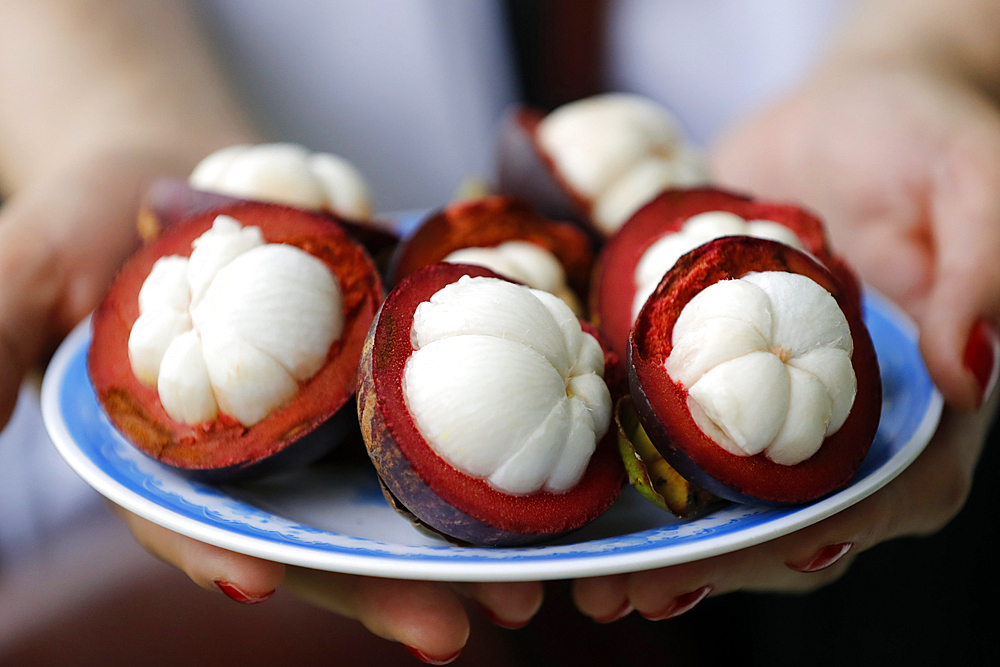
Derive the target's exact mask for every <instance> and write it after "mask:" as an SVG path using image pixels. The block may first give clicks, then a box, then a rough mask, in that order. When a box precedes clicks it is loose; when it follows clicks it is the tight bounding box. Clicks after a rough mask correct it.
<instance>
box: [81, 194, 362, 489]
mask: <svg viewBox="0 0 1000 667" xmlns="http://www.w3.org/2000/svg"><path fill="white" fill-rule="evenodd" d="M219 214H224V215H229V216H232V217H233V218H235V219H236V220H239V221H240V222H241V223H242V224H244V225H254V226H257V227H260V228H261V231H262V233H263V236H264V239H265V240H266V241H267V242H269V243H287V244H290V245H294V246H296V247H299V248H301V249H303V250H305V251H306V252H309V253H310V254H312V255H314V256H316V257H318V258H319V259H321V260H322V261H323V262H324V263H325V264H326V265H327V266H328V267H329V268H330V270H331V271H332V272H333V273H334V275H335V276H337V279H338V281H339V284H340V289H341V292H342V294H343V297H344V316H345V325H344V330H343V333H342V334H341V337H340V338H339V339H338V340H337V341H335V342H334V344H333V345H332V346H331V348H330V352H329V355H328V359H327V363H326V365H325V366H323V368H322V369H320V371H319V372H318V373H317V374H316V375H314V376H313V377H312V378H311V379H309V380H307V381H305V382H303V383H301V388H300V390H299V393H298V395H297V396H296V397H295V399H294V400H293V401H292V402H291V403H290V404H289V405H288V406H286V407H285V408H282V409H280V410H277V411H276V412H274V413H272V414H271V415H269V416H268V417H266V418H265V419H264V420H263V421H261V422H259V423H257V424H255V425H254V426H252V427H249V428H247V427H244V426H243V425H242V424H240V423H239V422H237V421H236V420H234V419H232V418H230V417H227V416H226V415H222V416H221V417H220V419H219V420H217V421H215V422H207V423H204V424H198V425H193V426H192V425H187V424H181V423H178V422H175V421H174V420H172V419H171V418H170V417H168V416H167V414H166V412H165V411H164V410H163V407H162V406H161V404H160V401H159V397H158V395H157V392H156V388H155V387H151V386H147V385H145V384H143V383H142V382H140V381H139V380H138V379H137V378H136V377H135V375H134V374H133V372H132V367H131V364H130V363H129V359H128V336H129V333H130V331H131V328H132V324H133V323H134V322H135V320H136V318H137V317H138V316H139V305H138V294H139V289H140V288H141V287H142V283H143V281H144V280H145V279H146V276H148V275H149V272H150V270H151V269H152V266H153V263H154V262H155V261H156V260H157V259H159V258H161V257H164V256H167V255H185V256H189V255H190V254H191V242H192V241H193V240H194V239H196V238H197V237H198V236H200V235H201V234H202V233H204V232H205V231H207V230H208V229H209V228H210V227H211V226H212V223H213V221H214V220H215V217H216V216H217V215H219ZM381 296H382V285H381V282H380V280H379V277H378V273H377V271H376V269H375V267H374V265H373V264H372V261H371V259H370V258H369V257H368V255H367V253H366V252H365V251H364V249H363V248H362V247H361V246H360V245H359V244H358V243H357V242H355V241H354V240H352V239H351V238H350V237H349V236H348V235H347V233H346V232H345V231H344V230H343V229H341V227H340V226H339V225H338V224H336V223H335V222H334V221H333V220H332V218H330V217H329V216H327V215H323V214H313V213H310V212H307V211H303V210H299V209H293V208H288V207H284V206H278V205H272V204H262V203H243V204H236V205H233V206H230V207H224V208H219V209H213V210H212V211H211V212H210V213H207V214H204V215H201V216H198V217H194V218H191V219H189V220H185V221H183V222H178V223H177V224H175V225H172V226H171V227H170V229H169V231H166V232H165V233H164V234H163V235H162V236H160V237H158V238H156V239H154V240H153V241H151V242H150V243H149V244H147V245H146V246H144V247H142V248H140V249H139V250H138V251H137V252H136V253H135V254H134V255H133V256H132V257H131V258H130V259H129V260H128V261H127V262H126V264H125V265H124V266H123V267H122V269H121V270H120V271H119V274H118V276H117V277H116V278H115V280H114V282H113V284H112V286H111V288H110V290H109V292H108V296H107V297H106V299H105V300H104V302H103V303H102V304H101V306H100V307H99V308H98V310H97V311H96V312H95V314H94V317H93V324H92V326H93V342H92V344H91V347H90V351H89V356H88V370H89V373H90V378H91V381H92V382H93V384H94V388H95V390H96V392H97V396H98V399H99V400H100V402H101V404H102V406H103V407H104V409H105V411H106V412H107V413H108V416H109V417H110V419H111V421H112V422H113V423H114V424H115V425H116V426H117V427H118V429H119V430H121V431H122V432H123V433H124V434H125V435H126V437H127V438H128V439H129V440H130V441H131V442H133V443H134V444H135V445H136V446H137V447H139V448H140V449H142V450H143V451H144V452H146V453H147V454H149V455H150V456H152V457H154V458H156V459H159V460H160V461H162V462H163V463H166V464H169V465H173V466H176V467H179V468H184V469H190V470H198V469H215V468H225V467H229V466H233V465H238V466H245V465H249V464H252V463H254V462H257V461H260V460H262V459H265V458H267V457H269V456H270V455H272V454H275V453H277V452H278V451H281V450H282V449H284V448H285V447H286V446H287V445H289V444H291V443H292V442H294V441H296V440H298V439H299V438H301V437H302V436H303V435H305V434H306V433H309V432H310V431H312V430H313V429H315V428H316V427H317V426H319V425H320V424H322V423H323V422H324V421H325V420H326V419H328V418H329V417H330V416H331V415H333V414H334V413H335V412H336V411H337V410H338V409H339V408H340V407H341V406H342V405H343V404H344V403H345V402H346V401H347V400H348V399H349V398H350V397H351V395H352V394H353V393H354V391H355V387H356V383H357V364H358V360H359V359H360V356H361V348H362V345H363V344H364V339H365V335H366V333H367V330H368V327H369V325H370V323H371V321H372V320H373V319H374V316H375V312H376V310H377V308H378V305H379V302H380V300H381Z"/></svg>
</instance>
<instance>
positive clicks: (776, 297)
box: [664, 271, 857, 465]
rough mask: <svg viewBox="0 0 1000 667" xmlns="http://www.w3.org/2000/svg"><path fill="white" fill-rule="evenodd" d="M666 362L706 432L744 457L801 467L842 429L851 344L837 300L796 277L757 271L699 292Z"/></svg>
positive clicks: (850, 398) (850, 382) (849, 392)
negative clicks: (798, 464)
mask: <svg viewBox="0 0 1000 667" xmlns="http://www.w3.org/2000/svg"><path fill="white" fill-rule="evenodd" d="M672 342H673V349H672V350H671V353H670V355H669V356H668V357H667V359H666V361H665V362H664V368H665V369H666V371H667V373H668V374H669V375H670V377H671V378H672V379H673V380H674V381H675V382H678V383H680V384H681V386H683V387H684V388H685V389H687V390H688V407H689V409H690V410H691V413H692V415H693V416H694V418H695V421H696V422H697V423H698V425H699V426H700V427H701V429H702V430H703V431H704V432H705V433H706V434H707V435H709V437H711V438H712V439H713V440H715V442H717V443H718V444H719V445H720V446H721V447H723V448H724V449H725V450H726V451H728V452H731V453H733V454H736V455H738V456H752V455H754V454H759V453H760V452H764V455H765V456H767V457H768V458H770V459H771V460H772V461H775V462H776V463H781V464H784V465H794V464H796V463H799V462H801V461H805V460H806V459H808V458H809V457H811V456H812V455H813V454H815V453H816V451H817V450H818V449H819V447H820V445H822V444H823V440H824V438H826V437H827V436H828V435H831V434H832V433H835V432H836V431H837V430H839V429H840V427H841V426H842V425H843V424H844V420H846V419H847V415H848V413H850V411H851V406H852V405H853V404H854V396H855V393H856V391H857V380H856V378H855V375H854V368H853V366H852V365H851V354H852V353H853V351H854V343H853V340H852V339H851V332H850V328H849V327H848V324H847V319H846V318H845V317H844V314H843V312H842V311H841V310H840V307H839V306H838V305H837V302H836V300H835V299H834V298H833V296H832V295H831V294H830V293H829V292H827V291H826V290H825V289H823V288H822V287H821V286H820V285H819V284H817V283H816V282H814V281H813V280H810V279H809V278H807V277H805V276H802V275H798V274H795V273H786V272H782V271H767V272H762V273H751V274H748V275H746V276H744V277H743V278H741V279H739V280H725V281H720V282H717V283H714V284H712V285H710V286H709V287H707V288H705V289H704V290H702V291H701V292H699V293H698V295H697V296H695V297H694V298H693V299H691V301H690V302H689V303H688V304H687V305H686V306H685V307H684V309H683V310H682V311H681V314H680V316H679V317H678V318H677V322H676V324H675V325H674V330H673V336H672Z"/></svg>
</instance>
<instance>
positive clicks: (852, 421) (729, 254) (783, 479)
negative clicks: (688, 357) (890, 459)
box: [630, 237, 882, 503]
mask: <svg viewBox="0 0 1000 667" xmlns="http://www.w3.org/2000/svg"><path fill="white" fill-rule="evenodd" d="M753 271H790V272H793V273H798V274H801V275H804V276H807V277H809V278H811V279H812V280H814V281H816V282H817V283H818V284H820V285H821V286H822V287H824V288H825V289H827V290H828V291H830V293H831V294H833V296H834V298H836V300H837V302H838V304H839V305H840V306H841V308H842V309H843V311H844V314H845V316H846V318H847V322H848V324H849V326H850V329H851V336H852V338H853V340H854V354H853V356H852V364H853V366H854V371H855V374H856V377H857V386H858V390H857V395H856V397H855V400H854V406H853V408H852V409H851V413H850V415H849V416H848V418H847V420H846V421H845V422H844V425H843V426H842V427H841V428H840V429H839V430H838V431H837V432H836V433H834V434H833V435H831V436H829V437H828V438H826V440H825V441H824V442H823V445H822V447H821V448H820V449H819V451H818V452H817V453H816V454H815V455H813V456H812V457H811V458H809V459H807V460H806V461H803V462H801V463H798V464H796V465H792V466H785V465H781V464H778V463H774V462H773V461H771V460H770V459H768V458H767V457H766V456H764V455H763V454H758V455H756V456H746V457H744V456H735V455H733V454H730V453H729V452H727V451H726V450H724V449H723V448H722V447H720V446H719V445H717V444H716V443H715V442H714V441H713V440H712V439H711V438H709V437H708V436H707V435H705V433H704V432H703V431H702V430H701V429H700V428H698V426H697V424H696V423H695V421H694V419H693V418H692V417H691V413H690V411H689V410H688V407H687V391H686V390H684V389H683V388H682V387H681V386H680V385H679V384H676V383H675V382H674V381H673V380H672V379H671V378H670V377H669V376H668V375H667V372H666V371H665V370H664V369H663V362H664V360H665V359H666V358H667V356H668V355H669V354H670V351H671V349H672V344H671V336H672V334H673V327H674V323H675V322H676V321H677V317H678V315H679V314H680V312H681V310H683V308H684V306H685V305H686V304H687V303H688V302H689V301H690V300H691V299H692V298H693V297H694V296H695V295H696V294H698V293H699V292H700V291H701V290H702V289H704V288H705V287H707V286H709V285H711V284H713V283H715V282H717V281H719V280H727V279H735V278H739V277H741V276H743V275H746V274H747V273H750V272H753ZM630 345H631V348H632V349H631V361H632V366H633V372H634V376H635V377H634V380H635V381H637V382H638V384H639V385H640V387H641V393H642V394H643V395H644V396H645V400H646V401H648V404H649V406H650V407H651V409H652V411H653V413H654V414H655V415H656V417H657V420H658V422H659V425H660V426H661V427H662V428H663V429H664V430H665V431H666V433H667V434H668V436H669V438H668V440H667V441H666V442H657V443H656V445H657V447H658V448H659V449H660V450H661V452H662V453H663V454H664V456H668V454H669V453H670V451H671V450H672V449H675V448H676V449H678V450H680V451H681V452H683V454H684V455H686V456H687V457H688V458H689V459H690V460H691V461H692V462H693V463H694V464H695V465H696V466H698V468H700V469H701V470H702V471H703V472H704V473H705V474H707V475H709V476H710V477H712V478H714V479H715V480H717V481H719V482H721V483H722V484H723V485H725V486H726V487H729V488H730V489H732V490H734V491H736V492H737V493H741V494H745V495H747V496H751V497H753V498H758V499H761V500H766V501H772V502H787V503H792V502H805V501H808V500H813V499H815V498H819V497H821V496H823V495H826V494H827V493H829V492H831V491H833V490H835V489H837V488H839V487H841V486H843V485H844V484H846V483H847V482H848V481H849V480H850V479H851V477H853V475H854V473H855V472H857V469H858V467H859V466H860V465H861V461H862V460H863V459H864V457H865V455H866V454H867V452H868V448H869V447H870V445H871V443H872V441H873V440H874V438H875V432H876V431H877V430H878V422H879V417H880V414H881V407H882V400H881V386H882V385H881V380H880V377H879V369H878V361H877V359H876V356H875V349H874V346H873V345H872V341H871V337H870V336H869V334H868V330H867V328H866V327H865V326H864V322H863V320H862V315H861V311H860V309H859V308H858V307H857V306H856V305H855V304H854V303H853V302H852V301H851V297H850V296H849V295H848V294H847V292H846V290H845V289H844V288H843V287H842V286H841V284H840V282H839V281H838V280H837V279H836V278H835V277H834V276H833V275H832V274H831V273H830V272H829V271H828V270H827V269H826V268H824V267H823V266H821V265H820V264H819V263H817V262H815V261H814V260H812V259H811V258H810V257H808V256H807V255H805V254H803V253H801V252H799V251H797V250H795V249H793V248H790V247H788V246H785V245H783V244H780V243H777V242H773V241H766V240H763V239H752V238H749V237H729V238H725V239H718V240H716V241H712V242H711V243H708V244H706V245H704V246H702V247H701V248H699V249H697V250H695V251H693V252H691V253H689V254H687V255H685V256H684V257H682V258H681V259H680V260H679V261H678V263H677V265H676V266H675V267H674V269H672V270H671V271H670V272H669V273H668V274H667V275H666V276H665V277H664V279H663V281H662V282H661V283H660V285H659V286H658V287H657V289H656V291H655V292H654V293H653V295H652V296H651V297H650V299H649V301H647V303H646V305H645V306H644V307H643V309H642V311H641V312H640V314H639V317H638V319H637V320H636V325H635V328H634V330H633V333H632V336H631V338H630ZM634 393H638V392H634ZM648 430H649V431H650V432H651V433H652V432H654V431H655V430H656V429H655V428H652V429H648ZM668 460H669V459H668ZM692 481H694V482H695V483H698V480H692Z"/></svg>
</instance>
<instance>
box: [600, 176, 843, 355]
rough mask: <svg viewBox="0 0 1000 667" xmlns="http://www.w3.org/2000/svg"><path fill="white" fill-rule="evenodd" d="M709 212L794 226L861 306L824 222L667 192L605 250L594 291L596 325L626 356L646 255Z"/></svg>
mask: <svg viewBox="0 0 1000 667" xmlns="http://www.w3.org/2000/svg"><path fill="white" fill-rule="evenodd" d="M707 211H728V212H730V213H735V214H736V215H738V216H740V217H742V218H743V219H744V220H771V221H773V222H777V223H779V224H782V225H784V226H785V227H788V228H789V229H790V230H792V232H794V233H795V235H796V236H798V237H799V240H800V241H801V242H802V245H803V247H804V248H805V249H806V250H807V251H808V252H809V253H810V254H812V255H813V256H814V257H816V258H817V259H819V260H820V261H821V262H822V263H823V264H824V265H825V266H826V267H827V268H828V269H829V270H830V271H831V272H832V273H834V274H835V275H836V277H837V280H838V281H839V282H840V283H841V285H842V286H843V289H844V291H845V296H846V298H848V299H849V300H851V301H853V302H855V303H857V304H858V305H859V306H860V300H861V291H860V287H859V285H858V281H857V278H855V276H854V273H853V272H852V271H851V270H850V269H849V268H848V267H847V265H846V264H845V263H844V261H843V260H842V259H840V257H838V256H837V255H836V254H834V253H833V251H832V250H831V249H830V244H829V241H828V240H827V237H826V231H825V229H824V226H823V223H822V221H820V219H819V218H817V217H816V216H815V215H813V214H812V213H810V212H809V211H806V210H805V209H803V208H801V207H798V206H793V205H790V204H784V203H777V202H768V201H760V200H756V199H753V198H751V197H748V196H745V195H741V194H738V193H735V192H730V191H727V190H721V189H718V188H707V187H706V188H691V189H671V190H665V191H664V192H662V193H661V194H660V195H658V196H657V197H656V198H655V199H653V200H652V201H650V202H649V203H648V204H646V205H645V206H643V207H642V208H641V209H639V210H638V211H637V212H636V213H635V214H634V215H633V216H632V217H631V218H630V219H629V220H628V221H627V222H626V223H625V224H624V225H622V227H621V228H620V229H619V230H618V231H617V232H616V233H615V234H614V235H613V236H612V237H611V238H610V239H608V242H607V243H606V244H605V245H604V247H603V248H602V249H601V253H600V255H599V256H598V258H597V262H596V263H595V267H594V273H593V283H592V285H591V289H590V313H591V319H592V321H593V322H594V323H595V324H596V325H597V327H598V328H599V329H600V330H601V331H602V332H603V333H604V334H605V336H607V338H608V341H609V343H610V344H611V346H612V349H614V350H615V352H617V353H618V354H620V355H622V356H623V357H624V356H625V355H626V352H627V349H628V335H629V332H630V331H631V329H632V299H633V297H634V296H635V292H636V284H635V277H634V276H635V269H636V266H637V265H638V263H639V260H640V259H642V256H643V254H644V253H645V252H646V250H648V249H649V247H650V246H651V245H653V243H655V242H656V241H658V240H659V239H660V238H662V237H663V236H664V235H665V234H668V233H673V232H677V231H679V230H680V229H681V228H682V227H683V226H684V223H685V222H687V220H688V219H689V218H691V217H693V216H695V215H698V214H699V213H705V212H707Z"/></svg>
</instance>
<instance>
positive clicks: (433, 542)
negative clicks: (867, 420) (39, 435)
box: [42, 295, 942, 581]
mask: <svg viewBox="0 0 1000 667" xmlns="http://www.w3.org/2000/svg"><path fill="white" fill-rule="evenodd" d="M866 307H867V312H866V321H867V323H868V326H869V329H870V331H871V333H872V337H873V339H874V341H875V348H876V351H877V352H878V356H879V364H880V367H881V371H882V380H883V385H884V386H883V398H884V401H883V406H882V421H881V425H880V426H879V431H878V436H877V437H876V440H875V443H874V444H873V446H872V449H871V452H870V454H869V455H868V458H867V459H866V460H865V462H864V464H863V466H862V468H861V470H860V472H859V473H858V475H857V477H856V478H855V479H854V481H853V482H852V483H851V484H850V486H848V487H847V488H845V489H843V490H841V491H839V492H838V493H836V494H834V495H832V496H830V497H827V498H825V499H823V500H820V501H817V502H815V503H812V504H809V505H804V506H799V507H793V508H781V509H775V508H765V507H754V506H745V505H730V506H727V507H724V508H723V509H720V510H719V511H717V512H715V513H714V514H712V515H710V516H707V517H704V518H701V519H697V520H693V521H686V522H684V521H678V520H676V519H674V518H673V517H671V516H670V515H668V514H666V513H664V512H661V511H660V510H658V509H656V508H655V507H654V506H653V505H652V504H650V503H648V502H646V501H645V500H644V499H642V498H641V497H640V496H639V495H638V494H637V493H635V492H634V491H633V490H632V489H628V490H627V491H626V493H625V494H624V495H623V496H622V499H621V500H620V501H619V502H618V503H617V504H616V505H615V506H614V507H612V508H611V510H609V511H608V512H607V513H606V514H605V515H604V516H602V517H601V518H599V519H598V520H597V521H595V522H594V523H592V524H590V525H589V526H587V527H585V528H584V529H582V530H580V531H578V532H576V533H573V534H572V535H571V536H569V537H564V538H563V539H561V540H559V541H556V542H552V543H548V544H545V545H543V546H537V547H525V548H516V549H487V548H459V547H453V546H449V545H448V544H446V543H445V542H443V541H440V540H437V539H436V538H432V537H428V536H425V535H424V534H422V533H420V532H418V531H417V530H416V529H414V528H413V527H412V526H411V525H410V523H409V522H407V521H406V520H405V519H403V518H402V517H400V516H398V515H397V514H396V513H395V511H394V510H392V509H391V508H390V507H389V506H388V505H387V504H386V502H385V500H384V499H383V497H382V494H381V491H380V490H379V486H378V482H377V479H376V477H375V474H374V470H373V469H372V467H371V466H370V465H368V464H367V461H364V460H357V461H356V462H355V463H353V464H343V465H331V464H326V465H317V466H313V467H311V468H309V469H306V470H303V471H301V472H297V473H289V474H286V475H284V476H282V477H278V478H275V479H270V480H268V481H263V482H255V483H252V484H241V485H227V486H213V485H209V484H203V483H198V482H193V481H191V480H188V479H186V478H184V477H181V476H180V475H177V474H176V473H174V472H173V471H172V470H170V469H169V468H166V467H164V466H162V465H160V464H159V463H157V462H155V461H154V460H152V459H150V458H147V457H146V456H145V455H143V454H141V453H140V452H139V451H138V450H136V449H135V448H134V447H132V446H131V445H130V444H129V443H128V442H126V441H125V440H124V439H123V438H122V437H121V436H120V435H119V433H118V432H117V430H115V428H114V427H113V426H112V425H111V423H110V422H109V421H108V420H107V419H106V418H105V416H104V413H103V412H102V410H101V408H100V406H99V404H98V403H97V400H96V397H95V395H94V390H93V387H92V385H91V383H90V380H89V378H88V377H87V371H86V354H87V349H88V345H89V343H90V328H89V323H88V322H84V323H83V324H81V325H80V326H79V327H78V328H77V329H76V331H74V332H73V333H72V334H71V335H70V336H69V338H67V339H66V341H65V342H64V343H63V345H62V346H61V347H60V349H59V351H58V352H57V354H56V356H55V357H54V358H53V360H52V363H51V364H50V366H49V369H48V371H47V373H46V375H45V380H44V383H43V386H42V414H43V416H44V419H45V423H46V426H47V428H48V430H49V433H50V435H51V437H52V439H53V441H54V442H55V443H56V446H57V447H58V449H59V451H60V453H61V454H62V456H63V457H64V458H65V459H66V461H67V462H68V463H69V464H70V466H72V467H73V469H74V470H76V472H77V473H78V474H79V475H80V476H81V477H82V478H83V479H84V480H86V481H87V482H88V483H89V484H90V485H91V486H93V487H94V488H95V489H97V490H98V491H99V492H101V493H102V494H104V495H105V496H107V497H108V498H109V499H111V500H112V501H114V502H116V503H118V504H119V505H121V506H123V507H125V508H126V509H128V510H131V511H132V512H135V513H136V514H138V515H140V516H143V517H145V518H147V519H149V520H150V521H153V522H155V523H158V524H160V525H163V526H166V527H167V528H170V529H171V530H175V531H177V532H179V533H183V534H185V535H188V536H191V537H193V538H196V539H198V540H202V541H205V542H209V543H211V544H215V545H218V546H220V547H224V548H226V549H231V550H233V551H238V552H242V553H245V554H250V555H253V556H258V557H261V558H266V559H270V560H275V561H279V562H282V563H288V564H293V565H300V566H304V567H310V568H317V569H322V570H331V571H336V572H347V573H354V574H366V575H373V576H381V577H398V578H408V579H433V580H451V581H515V580H533V579H563V578H570V577H581V576H595V575H602V574H612V573H618V572H628V571H637V570H643V569H648V568H653V567H661V566H665V565H671V564H676V563H682V562H687V561H692V560H697V559H701V558H707V557H709V556H714V555H717V554H721V553H725V552H728V551H733V550H735V549H741V548H744V547H748V546H751V545H754V544H758V543H760V542H764V541H766V540H770V539H773V538H776V537H778V536H780V535H784V534H786V533H790V532H792V531H794V530H797V529H799V528H802V527H804V526H807V525H809V524H812V523H815V522H817V521H820V520H821V519H824V518H826V517H829V516H831V515H832V514H834V513H836V512H838V511H840V510H842V509H844V508H846V507H848V506H850V505H852V504H854V503H856V502H858V501H860V500H861V499H863V498H865V497H866V496H868V495H870V494H871V493H873V492H874V491H876V490H877V489H879V488H880V487H882V486H883V485H885V484H886V483H887V482H889V481H890V480H891V479H892V478H893V477H895V476H896V475H898V474H899V473H900V472H901V471H902V470H903V469H904V468H906V466H907V465H909V464H910V463H911V462H912V461H913V459H914V458H916V456H917V455H918V454H919V453H920V452H921V450H922V449H923V448H924V446H925V445H926V444H927V441H928V440H929V439H930V437H931V435H932V434H933V432H934V429H935V427H936V425H937V422H938V418H939V416H940V413H941V406H942V400H941V397H940V395H939V394H938V392H937V391H936V389H935V388H934V386H933V384H932V383H931V381H930V378H929V377H928V375H927V372H926V369H925V368H924V366H923V363H922V361H921V359H920V355H919V352H918V350H917V346H916V340H915V333H914V330H913V327H912V325H911V324H910V323H909V321H908V320H907V319H906V318H905V316H904V315H902V314H901V313H900V312H899V311H898V310H896V309H895V308H894V307H893V306H892V305H891V304H890V303H889V302H887V301H885V300H884V299H881V298H879V297H877V296H871V295H869V296H868V297H867V301H866Z"/></svg>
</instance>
